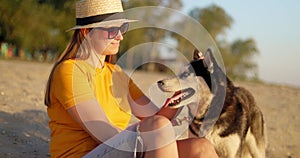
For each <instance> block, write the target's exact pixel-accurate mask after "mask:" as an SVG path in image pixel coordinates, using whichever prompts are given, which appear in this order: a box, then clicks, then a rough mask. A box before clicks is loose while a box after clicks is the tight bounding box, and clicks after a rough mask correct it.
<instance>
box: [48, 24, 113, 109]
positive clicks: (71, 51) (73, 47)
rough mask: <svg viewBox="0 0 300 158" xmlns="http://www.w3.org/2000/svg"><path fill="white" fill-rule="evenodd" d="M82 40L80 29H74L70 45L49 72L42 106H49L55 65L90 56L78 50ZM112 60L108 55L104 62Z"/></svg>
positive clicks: (83, 36) (88, 53)
mask: <svg viewBox="0 0 300 158" xmlns="http://www.w3.org/2000/svg"><path fill="white" fill-rule="evenodd" d="M90 30H91V29H87V31H88V32H89V31H90ZM84 39H85V35H84V33H83V31H81V29H76V30H75V31H74V33H73V36H72V38H71V41H70V43H69V44H68V46H67V47H66V49H65V50H64V51H63V53H62V54H61V55H60V57H59V58H58V60H57V61H56V62H55V64H54V65H53V68H52V70H51V73H50V75H49V78H48V81H47V85H46V91H45V98H44V104H45V105H46V106H50V104H51V99H50V91H51V83H52V78H53V73H54V70H55V68H56V67H57V65H59V64H60V63H62V62H63V61H65V60H68V59H83V60H84V59H87V58H88V57H89V56H90V51H84V50H80V49H82V48H81V44H82V42H83V41H84ZM79 50H80V51H79ZM112 60H113V56H112V55H108V56H106V58H105V61H106V62H109V63H111V62H112Z"/></svg>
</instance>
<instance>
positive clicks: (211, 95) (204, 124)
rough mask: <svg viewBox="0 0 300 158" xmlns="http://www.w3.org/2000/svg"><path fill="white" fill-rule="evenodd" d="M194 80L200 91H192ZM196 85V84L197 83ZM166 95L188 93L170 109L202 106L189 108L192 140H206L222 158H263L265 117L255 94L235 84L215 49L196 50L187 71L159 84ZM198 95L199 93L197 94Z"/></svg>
mask: <svg viewBox="0 0 300 158" xmlns="http://www.w3.org/2000/svg"><path fill="white" fill-rule="evenodd" d="M191 78H193V79H195V78H196V80H197V85H198V89H199V90H198V91H197V92H195V91H192V90H191V88H192V86H195V85H189V84H190V82H191ZM194 83H195V82H194ZM157 84H158V87H159V88H160V89H161V90H162V91H164V92H175V93H180V92H181V93H186V94H185V95H184V96H186V97H183V98H181V100H182V101H181V100H179V101H176V102H174V103H172V104H171V105H170V107H174V108H178V107H180V106H183V105H187V104H188V100H191V99H192V100H195V98H192V97H191V95H193V97H197V96H198V100H199V102H198V104H199V106H198V107H197V108H196V109H195V108H194V109H192V108H191V107H192V106H188V107H189V110H190V113H192V112H194V114H191V116H192V118H193V119H192V121H191V123H190V125H189V133H190V137H195V136H196V137H205V138H207V139H208V140H209V141H210V142H211V143H212V144H213V145H214V147H215V150H216V152H217V154H218V155H219V157H220V158H237V157H242V158H246V157H252V158H264V157H265V150H266V136H265V125H264V119H263V114H262V112H261V110H260V108H259V107H258V106H257V105H256V103H255V99H254V97H253V95H252V94H251V93H250V92H249V91H248V90H247V89H245V88H243V87H238V86H235V85H234V84H233V82H232V81H231V80H230V79H229V77H228V76H227V75H226V74H225V73H224V70H222V69H221V67H220V66H219V65H218V63H217V61H216V59H215V58H214V56H213V53H212V50H211V49H207V51H206V52H205V54H202V53H201V52H200V51H198V50H197V49H196V50H195V51H194V59H193V60H192V61H191V62H190V64H188V66H186V68H185V71H183V72H181V73H179V75H178V76H176V77H174V78H168V79H164V80H160V81H158V82H157ZM194 93H198V94H194Z"/></svg>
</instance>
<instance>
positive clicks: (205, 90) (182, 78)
mask: <svg viewBox="0 0 300 158" xmlns="http://www.w3.org/2000/svg"><path fill="white" fill-rule="evenodd" d="M204 58H205V56H203V54H202V53H201V52H199V51H195V52H194V60H192V61H191V62H190V64H188V65H186V66H185V67H184V68H183V69H182V71H181V72H180V73H179V74H178V75H177V76H175V77H173V78H168V79H164V80H160V81H158V87H159V88H160V89H161V90H162V91H164V92H171V93H184V97H183V98H181V100H180V101H179V102H178V103H176V104H173V105H170V106H171V107H175V108H178V107H180V106H183V105H190V104H193V103H196V104H197V105H196V106H193V107H194V108H197V109H193V110H192V111H194V112H196V115H199V116H196V117H200V115H204V114H205V112H206V110H207V108H208V106H209V104H210V102H211V100H212V97H213V95H212V93H211V91H210V87H209V86H208V85H210V84H211V82H210V73H211V72H210V71H211V70H210V68H212V65H211V63H209V62H205V60H204ZM194 94H196V95H194ZM190 108H191V106H190Z"/></svg>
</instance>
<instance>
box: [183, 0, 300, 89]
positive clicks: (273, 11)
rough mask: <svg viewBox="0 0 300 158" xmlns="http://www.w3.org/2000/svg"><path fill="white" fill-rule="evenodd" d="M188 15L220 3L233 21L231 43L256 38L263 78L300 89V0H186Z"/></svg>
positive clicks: (260, 70)
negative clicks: (191, 11)
mask: <svg viewBox="0 0 300 158" xmlns="http://www.w3.org/2000/svg"><path fill="white" fill-rule="evenodd" d="M183 3H184V9H183V11H184V12H185V13H188V11H190V10H191V9H193V8H195V7H199V8H203V7H207V6H209V5H211V4H213V3H214V4H216V5H218V6H220V7H221V8H223V9H224V10H225V12H226V13H227V14H229V15H230V16H231V17H232V19H233V21H234V22H233V25H232V27H231V29H230V30H228V32H227V40H228V41H233V40H235V39H238V38H241V39H246V38H253V39H254V40H255V41H256V45H257V47H258V49H259V51H260V55H259V56H257V58H256V59H257V63H258V69H259V77H260V78H261V79H262V80H264V81H266V82H272V83H283V84H289V85H293V86H297V87H300V70H299V69H300V51H299V49H300V1H299V0H286V1H282V0H249V1H238V0H237V1H232V0H183Z"/></svg>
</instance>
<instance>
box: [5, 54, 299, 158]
mask: <svg viewBox="0 0 300 158" xmlns="http://www.w3.org/2000/svg"><path fill="white" fill-rule="evenodd" d="M51 68H52V64H49V63H37V62H25V61H15V60H11V61H5V60H0V75H1V77H0V157H1V158H6V157H8V158H20V157H22V158H23V157H26V158H27V157H28V158H34V157H39V158H40V157H41V158H43V157H50V155H49V149H48V148H49V134H50V132H49V128H48V121H49V119H48V115H47V108H46V106H45V105H44V104H43V98H44V90H45V84H46V81H47V78H48V75H49V73H50V70H51ZM133 77H134V79H135V80H136V82H138V84H139V85H140V86H141V87H142V88H143V87H147V86H148V85H151V84H153V83H154V82H155V81H157V80H159V79H162V78H163V77H162V75H159V74H150V73H143V72H138V73H135V75H134V76H133ZM235 84H236V85H241V86H244V87H246V88H247V89H248V90H250V92H252V93H253V95H254V97H255V99H256V101H257V104H258V105H259V107H260V108H261V109H262V111H263V114H264V119H265V122H266V134H267V137H268V146H267V157H268V158H298V157H300V151H299V149H300V138H299V136H300V130H299V129H300V116H299V115H298V112H300V88H295V87H288V86H284V85H272V84H265V83H264V84H263V83H252V82H235Z"/></svg>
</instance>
